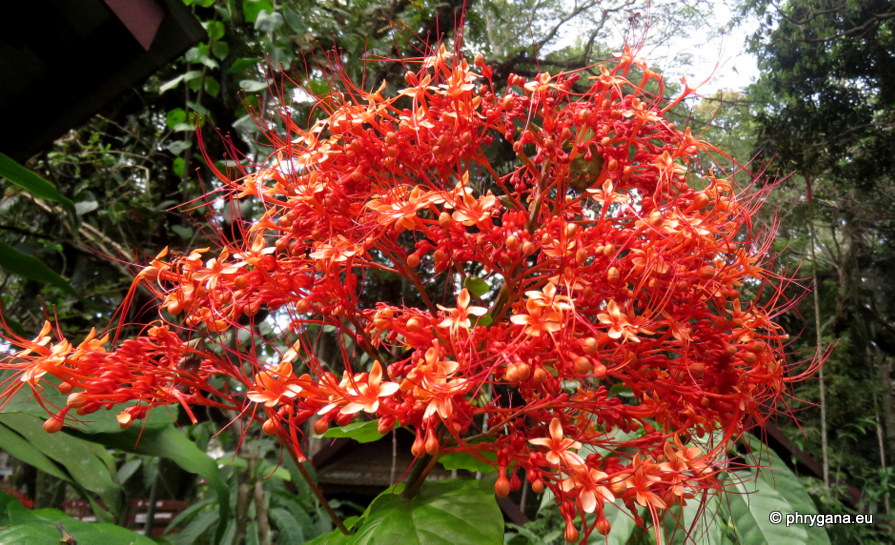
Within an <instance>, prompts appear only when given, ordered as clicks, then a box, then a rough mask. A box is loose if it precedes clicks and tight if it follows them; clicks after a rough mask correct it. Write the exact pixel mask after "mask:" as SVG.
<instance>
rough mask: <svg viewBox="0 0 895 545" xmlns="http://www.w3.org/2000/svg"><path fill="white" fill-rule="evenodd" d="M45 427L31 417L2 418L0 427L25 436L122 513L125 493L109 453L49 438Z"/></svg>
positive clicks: (81, 442)
mask: <svg viewBox="0 0 895 545" xmlns="http://www.w3.org/2000/svg"><path fill="white" fill-rule="evenodd" d="M42 423H43V419H42V418H38V417H35V416H31V415H27V414H0V424H2V425H4V426H6V427H8V428H9V429H11V430H13V431H14V432H16V433H18V434H19V435H21V436H22V438H24V439H25V440H26V441H27V442H28V444H29V445H31V446H32V447H34V448H35V449H37V450H39V451H40V452H41V453H42V454H43V455H44V456H45V457H46V458H49V459H51V460H53V461H55V462H56V464H58V466H61V467H63V468H65V471H66V473H67V475H68V476H69V477H70V480H72V481H74V482H75V483H77V484H78V485H80V486H82V487H83V488H84V489H86V490H89V491H90V492H93V493H95V494H97V495H98V496H99V497H100V498H102V500H103V501H104V502H105V504H106V507H107V508H109V509H111V510H112V511H113V512H118V510H119V509H120V507H121V499H122V496H121V495H122V490H121V487H120V486H119V485H118V482H117V479H116V477H115V467H114V464H113V462H112V459H111V457H110V456H109V454H108V453H107V452H106V449H105V448H103V447H101V446H99V445H96V444H94V443H91V442H89V441H84V440H82V439H78V438H77V437H72V436H70V435H66V434H64V433H57V434H49V433H47V432H45V431H44V430H43V427H42V426H41V424H42ZM23 461H25V462H28V460H23ZM29 463H30V462H29Z"/></svg>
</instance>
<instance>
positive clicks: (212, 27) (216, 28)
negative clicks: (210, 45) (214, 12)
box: [203, 21, 226, 40]
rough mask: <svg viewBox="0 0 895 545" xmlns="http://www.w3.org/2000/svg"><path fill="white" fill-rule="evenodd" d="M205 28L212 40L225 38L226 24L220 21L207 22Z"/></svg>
mask: <svg viewBox="0 0 895 545" xmlns="http://www.w3.org/2000/svg"><path fill="white" fill-rule="evenodd" d="M203 25H204V26H205V31H206V32H208V37H209V38H211V39H212V40H220V39H221V38H223V37H224V32H225V30H226V29H225V28H224V23H222V22H220V21H207V22H205V23H203Z"/></svg>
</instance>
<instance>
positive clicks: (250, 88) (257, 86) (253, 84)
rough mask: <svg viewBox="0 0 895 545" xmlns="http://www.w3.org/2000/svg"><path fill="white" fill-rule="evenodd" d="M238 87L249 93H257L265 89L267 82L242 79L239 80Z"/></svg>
mask: <svg viewBox="0 0 895 545" xmlns="http://www.w3.org/2000/svg"><path fill="white" fill-rule="evenodd" d="M239 87H240V88H242V89H243V90H245V91H247V92H249V93H257V92H258V91H263V90H265V89H267V84H266V83H264V82H263V81H258V80H254V79H244V80H240V81H239Z"/></svg>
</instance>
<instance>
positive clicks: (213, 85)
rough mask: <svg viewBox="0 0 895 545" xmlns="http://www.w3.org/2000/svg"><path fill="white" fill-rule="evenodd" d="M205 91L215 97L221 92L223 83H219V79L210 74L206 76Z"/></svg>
mask: <svg viewBox="0 0 895 545" xmlns="http://www.w3.org/2000/svg"><path fill="white" fill-rule="evenodd" d="M205 92H206V93H208V94H209V95H211V96H213V97H216V96H218V94H220V92H221V84H219V83H218V80H216V79H214V78H213V77H211V76H209V77H207V78H205Z"/></svg>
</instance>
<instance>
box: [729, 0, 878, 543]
mask: <svg viewBox="0 0 895 545" xmlns="http://www.w3.org/2000/svg"><path fill="white" fill-rule="evenodd" d="M745 7H746V8H747V9H748V10H749V11H750V13H752V14H754V15H755V16H758V17H760V18H761V20H762V26H761V28H760V29H759V32H758V33H757V34H756V36H755V37H754V39H753V44H752V47H753V50H754V51H755V52H756V53H757V54H758V56H759V59H760V63H761V67H762V69H763V73H762V78H761V79H760V81H759V82H758V83H757V84H756V85H755V86H754V87H753V88H752V89H750V96H751V98H752V100H753V101H755V102H756V103H758V104H762V105H763V108H762V110H761V112H760V115H758V116H757V117H756V121H757V124H758V127H757V128H758V131H757V134H758V142H757V146H758V148H757V149H758V150H759V151H760V152H761V154H762V155H761V157H762V158H763V159H764V160H765V161H766V165H767V168H769V169H770V170H771V171H772V172H778V173H780V174H781V175H782V176H789V175H790V174H792V176H791V177H790V178H789V179H788V181H787V182H786V184H785V185H784V187H782V188H781V190H780V191H779V192H778V193H777V195H778V198H780V200H779V202H780V203H781V206H782V207H784V208H785V214H783V215H782V216H781V221H780V233H781V235H782V237H781V241H787V247H786V252H787V254H786V256H785V258H788V259H790V260H793V261H798V260H804V259H809V258H810V259H811V261H812V267H813V268H814V269H815V270H816V280H817V286H816V287H817V290H818V305H817V307H816V308H814V307H813V306H809V305H807V304H805V305H803V306H802V309H801V310H802V315H803V316H815V315H816V316H818V319H819V320H818V321H819V323H820V328H819V329H820V331H816V332H814V334H813V335H806V336H804V337H803V339H802V340H800V341H798V342H797V344H794V346H793V350H794V351H798V350H811V349H813V346H814V345H813V344H811V343H812V342H814V341H817V342H819V343H821V344H822V345H824V346H835V348H834V349H833V350H832V352H831V355H830V357H829V359H828V363H827V364H826V365H825V373H826V374H827V375H826V381H825V386H826V389H827V395H826V400H825V401H826V402H825V406H824V410H825V412H826V415H827V416H826V422H823V421H822V419H821V415H820V414H819V411H820V409H819V408H809V409H808V410H806V411H804V412H803V413H801V415H800V416H801V419H802V420H803V422H804V424H803V426H802V429H803V430H804V434H798V435H797V434H795V433H793V434H792V435H793V438H794V440H795V441H796V442H797V443H798V444H800V446H801V447H802V448H804V449H806V450H809V451H811V452H815V453H817V452H821V450H822V442H823V439H824V438H823V435H824V434H823V427H824V425H825V424H826V427H827V428H828V430H829V433H828V438H829V449H828V451H829V454H828V456H827V458H828V460H829V462H828V463H829V467H830V471H831V474H832V475H833V476H834V478H841V479H844V480H845V481H847V482H850V483H854V484H857V485H859V486H860V487H861V488H864V487H869V488H873V489H875V490H878V492H874V493H872V494H868V495H867V496H866V497H865V499H864V501H865V502H866V506H869V508H870V510H871V512H877V513H880V512H883V511H886V510H888V507H887V506H888V505H889V501H890V499H889V498H890V497H891V488H889V489H887V490H880V489H879V487H878V484H879V480H878V474H879V470H880V469H881V468H885V467H887V465H889V464H890V463H891V460H892V457H893V456H895V403H893V388H892V364H891V362H892V358H893V357H895V343H893V339H895V337H893V332H895V329H893V326H892V324H893V323H895V304H893V302H895V297H893V295H895V294H893V291H892V289H891V282H890V281H889V277H890V276H891V270H892V265H893V263H895V254H893V253H892V250H891V244H890V241H891V240H892V236H893V234H895V232H893V226H895V223H893V216H892V210H893V203H895V192H893V188H895V178H893V175H895V170H893V166H895V163H893V159H892V157H893V156H892V154H891V152H890V150H891V149H892V148H893V146H895V132H893V124H892V119H893V115H895V102H893V97H895V93H893V79H892V73H893V70H895V57H893V54H892V51H893V32H892V22H893V14H892V11H891V9H890V8H891V6H890V4H889V3H887V2H876V1H872V0H871V1H863V0H862V1H858V2H843V1H838V0H829V1H824V2H805V1H801V0H790V1H788V2H785V3H782V4H779V5H777V4H775V3H771V2H764V1H751V2H747V3H746V4H745ZM812 230H813V233H812ZM783 247H784V246H783V245H782V244H781V248H783ZM812 255H814V256H815V257H814V258H811V256H812ZM784 322H785V323H787V324H790V328H792V327H798V326H797V324H804V323H805V321H804V319H803V318H801V317H799V316H797V315H793V316H791V317H788V318H784ZM798 395H799V396H800V397H802V398H803V399H806V400H807V401H809V402H812V403H819V402H820V401H821V400H820V397H819V391H818V385H817V384H810V383H806V384H805V385H803V386H802V387H801V388H800V389H799V390H798ZM834 490H835V488H834ZM829 495H830V491H826V492H824V493H823V494H821V497H827V501H825V502H824V503H823V504H824V505H835V502H834V503H831V502H830V501H829V499H830V498H829ZM837 508H838V509H843V507H842V506H841V505H839V506H838V507H837ZM837 531H841V530H840V529H839V528H837Z"/></svg>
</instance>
